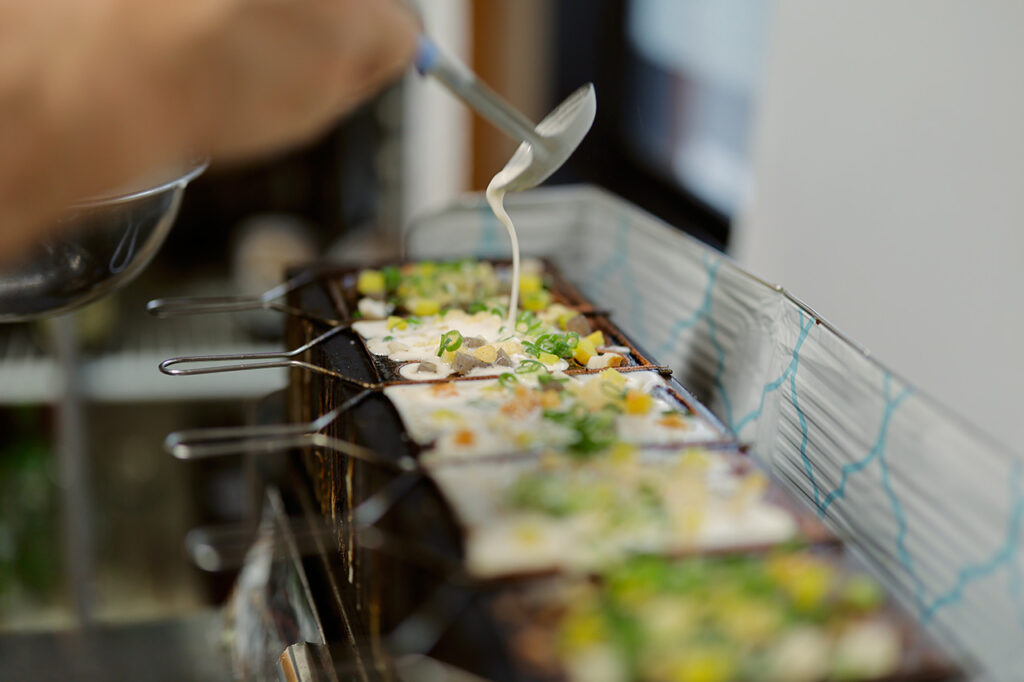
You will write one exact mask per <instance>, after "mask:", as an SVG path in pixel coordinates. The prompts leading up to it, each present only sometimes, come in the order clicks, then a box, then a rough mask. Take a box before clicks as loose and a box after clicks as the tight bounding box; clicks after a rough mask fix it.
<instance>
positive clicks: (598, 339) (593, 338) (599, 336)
mask: <svg viewBox="0 0 1024 682" xmlns="http://www.w3.org/2000/svg"><path fill="white" fill-rule="evenodd" d="M586 339H587V341H590V343H592V344H594V348H600V347H601V346H603V345H604V334H603V333H601V330H600V329H598V330H597V331H596V332H594V333H593V334H590V335H589V336H587V337H586ZM581 340H582V339H581Z"/></svg>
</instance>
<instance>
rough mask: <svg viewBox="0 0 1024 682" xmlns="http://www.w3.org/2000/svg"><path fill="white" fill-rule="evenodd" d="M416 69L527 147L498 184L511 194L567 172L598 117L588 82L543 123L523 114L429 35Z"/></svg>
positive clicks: (420, 49) (422, 42) (421, 45)
mask: <svg viewBox="0 0 1024 682" xmlns="http://www.w3.org/2000/svg"><path fill="white" fill-rule="evenodd" d="M416 69H417V70H418V71H419V72H420V73H421V74H424V75H430V76H433V77H434V78H436V79H437V80H438V81H439V82H440V83H441V84H443V85H444V86H445V87H446V88H448V90H450V91H451V92H452V93H453V94H455V95H456V96H457V97H459V98H460V99H462V100H463V101H465V102H466V103H467V104H469V106H470V107H472V108H473V109H475V110H476V111H477V112H479V113H480V115H482V116H483V117H484V118H486V119H487V120H489V121H490V122H491V123H493V124H494V125H495V126H496V127H497V128H498V129H500V130H502V131H503V132H504V133H506V134H507V135H508V136H509V137H511V138H513V139H516V140H521V141H522V144H520V145H519V148H518V149H517V150H516V153H515V154H513V155H512V158H511V160H509V162H508V164H507V165H506V166H505V168H504V169H503V170H502V171H501V173H500V174H499V177H498V178H495V182H496V183H497V184H499V185H501V186H503V187H504V188H505V189H506V190H507V191H519V190H524V189H529V188H530V187H535V186H537V185H539V184H540V183H542V182H544V180H546V179H547V178H548V177H549V176H550V175H551V174H552V173H554V172H555V171H556V170H558V169H559V168H561V166H562V164H563V163H565V161H566V159H568V158H569V157H570V156H571V155H572V153H573V152H574V151H575V150H576V147H578V146H579V144H580V142H582V141H583V138H584V137H586V135H587V132H588V131H589V130H590V126H591V125H592V124H593V123H594V116H595V114H596V113H597V96H596V95H595V93H594V85H593V84H592V83H587V84H586V85H584V86H583V87H581V88H579V89H578V90H576V92H574V93H572V94H571V95H569V97H567V98H566V99H565V101H564V102H562V103H561V104H559V105H558V106H557V107H556V108H555V110H554V111H552V112H551V113H550V114H548V115H547V116H545V117H544V120H543V121H541V122H540V123H539V124H538V125H536V126H535V125H534V124H533V122H532V121H530V119H528V118H527V117H526V116H524V115H523V114H521V113H520V112H519V111H517V110H516V109H515V108H513V107H512V105H510V104H509V103H508V102H506V101H505V100H503V99H502V98H501V97H499V96H498V94H497V93H495V92H494V91H493V90H491V89H490V88H489V87H487V86H486V85H485V84H484V83H482V82H481V81H480V80H479V79H478V78H477V77H476V75H475V74H474V73H473V72H472V71H470V70H469V68H468V67H466V65H465V64H462V63H461V62H459V61H458V60H457V59H455V58H453V57H451V56H449V55H447V54H445V53H443V52H442V51H441V49H440V48H439V47H438V46H437V45H436V44H435V43H434V42H433V41H432V40H430V38H428V37H426V36H425V35H421V36H420V38H419V46H418V49H417V52H416Z"/></svg>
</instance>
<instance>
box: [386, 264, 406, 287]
mask: <svg viewBox="0 0 1024 682" xmlns="http://www.w3.org/2000/svg"><path fill="white" fill-rule="evenodd" d="M381 272H382V273H383V274H384V288H385V289H386V290H387V291H394V290H395V289H397V288H398V285H399V284H401V283H402V273H400V272H399V271H398V268H396V267H395V266H394V265H389V266H387V267H386V268H383V269H381Z"/></svg>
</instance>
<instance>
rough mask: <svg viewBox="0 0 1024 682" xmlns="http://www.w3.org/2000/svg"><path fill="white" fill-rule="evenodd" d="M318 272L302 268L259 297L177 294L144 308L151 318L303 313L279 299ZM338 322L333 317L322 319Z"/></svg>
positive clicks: (157, 299)
mask: <svg viewBox="0 0 1024 682" xmlns="http://www.w3.org/2000/svg"><path fill="white" fill-rule="evenodd" d="M319 274H320V273H318V272H317V271H316V270H312V269H311V270H305V271H303V272H300V273H299V274H297V275H295V276H294V277H292V278H291V279H288V280H285V281H284V282H282V283H281V284H278V285H277V286H275V287H272V288H270V289H267V290H266V291H264V292H263V293H262V294H260V295H259V296H178V297H168V298H154V299H153V300H151V301H150V302H149V303H147V304H146V311H147V312H149V314H150V315H154V316H155V317H161V318H164V317H177V316H180V315H203V314H207V313H236V312H242V311H246V310H277V311H279V312H284V313H288V314H292V315H305V313H302V311H298V310H296V309H294V308H291V307H289V306H286V305H284V304H283V303H281V302H280V301H279V299H281V298H284V297H285V296H286V295H288V294H289V293H291V292H293V291H295V290H296V289H301V288H302V287H304V286H306V285H307V284H310V283H312V282H313V281H314V280H315V279H316V278H317V277H318V276H319ZM324 321H325V322H328V323H329V324H338V321H337V320H326V319H325V320H324Z"/></svg>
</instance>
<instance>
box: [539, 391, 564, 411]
mask: <svg viewBox="0 0 1024 682" xmlns="http://www.w3.org/2000/svg"><path fill="white" fill-rule="evenodd" d="M540 404H541V407H543V408H544V409H546V410H553V409H555V408H557V407H558V406H559V405H561V404H562V397H561V396H560V395H558V391H544V393H542V394H541V396H540Z"/></svg>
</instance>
